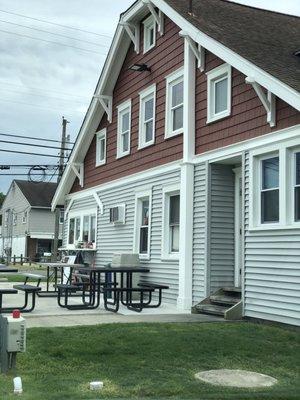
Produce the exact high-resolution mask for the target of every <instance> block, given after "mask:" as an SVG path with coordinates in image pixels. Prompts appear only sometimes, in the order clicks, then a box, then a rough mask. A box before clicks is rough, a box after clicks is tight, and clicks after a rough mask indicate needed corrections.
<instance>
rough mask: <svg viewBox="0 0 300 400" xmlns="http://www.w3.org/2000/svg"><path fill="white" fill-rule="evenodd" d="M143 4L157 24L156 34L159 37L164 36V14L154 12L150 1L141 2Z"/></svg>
mask: <svg viewBox="0 0 300 400" xmlns="http://www.w3.org/2000/svg"><path fill="white" fill-rule="evenodd" d="M143 3H144V4H145V5H146V6H147V7H148V9H149V11H150V12H151V14H152V15H153V18H154V20H155V22H156V23H157V27H158V32H159V33H160V36H162V35H163V34H164V14H163V12H162V11H161V10H158V12H157V11H156V10H155V8H154V6H153V3H152V2H151V1H150V0H143Z"/></svg>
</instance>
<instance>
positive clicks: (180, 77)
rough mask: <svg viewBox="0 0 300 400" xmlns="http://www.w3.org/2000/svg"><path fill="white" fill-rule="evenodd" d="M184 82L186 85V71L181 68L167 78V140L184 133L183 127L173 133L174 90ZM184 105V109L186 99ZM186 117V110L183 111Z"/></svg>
mask: <svg viewBox="0 0 300 400" xmlns="http://www.w3.org/2000/svg"><path fill="white" fill-rule="evenodd" d="M181 81H182V82H183V85H184V71H183V68H179V69H178V70H177V71H175V72H172V74H170V75H168V76H167V77H166V117H165V139H168V138H171V137H174V136H177V135H181V134H182V133H183V126H182V128H180V129H177V130H175V131H173V127H172V88H173V86H175V85H177V84H178V83H179V82H181ZM182 105H183V108H184V98H183V99H182ZM183 115H184V110H183Z"/></svg>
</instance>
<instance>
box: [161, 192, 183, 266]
mask: <svg viewBox="0 0 300 400" xmlns="http://www.w3.org/2000/svg"><path fill="white" fill-rule="evenodd" d="M179 232H180V192H179V185H172V186H167V187H165V188H164V189H163V231H162V259H178V257H179Z"/></svg>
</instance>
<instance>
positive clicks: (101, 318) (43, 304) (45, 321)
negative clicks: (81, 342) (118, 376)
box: [1, 282, 224, 328]
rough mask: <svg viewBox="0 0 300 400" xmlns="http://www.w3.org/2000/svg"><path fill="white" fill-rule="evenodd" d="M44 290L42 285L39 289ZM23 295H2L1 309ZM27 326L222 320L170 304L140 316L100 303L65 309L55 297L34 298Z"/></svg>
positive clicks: (6, 285)
mask: <svg viewBox="0 0 300 400" xmlns="http://www.w3.org/2000/svg"><path fill="white" fill-rule="evenodd" d="M13 285H14V284H13V283H11V282H9V283H8V282H1V287H2V288H12V287H13ZM42 287H43V286H42ZM23 302H24V293H23V292H19V293H18V294H16V295H8V296H4V301H3V306H4V307H5V306H9V307H12V306H16V305H22V304H23ZM72 303H74V304H76V303H77V304H80V303H81V298H78V297H77V298H76V297H74V298H73V299H72ZM24 317H25V318H26V321H27V327H28V328H32V327H58V326H78V325H96V324H110V323H138V322H144V323H145V322H149V323H150V322H220V321H224V320H223V318H220V317H215V316H209V315H203V314H202V315H200V314H189V313H186V312H180V311H178V310H177V308H176V307H175V306H174V305H172V304H167V303H163V304H162V305H161V307H159V308H156V309H144V310H143V312H142V313H135V312H133V311H130V310H128V309H127V308H126V307H124V306H121V307H120V310H119V312H118V313H117V314H114V313H110V312H108V311H106V310H105V309H104V307H103V302H102V303H101V305H100V307H99V308H98V309H96V310H77V311H73V310H72V311H70V310H65V309H63V308H61V307H59V306H58V304H57V299H56V298H55V297H50V298H48V297H47V298H43V297H42V298H40V297H37V301H36V307H35V310H34V311H33V312H31V313H29V314H24Z"/></svg>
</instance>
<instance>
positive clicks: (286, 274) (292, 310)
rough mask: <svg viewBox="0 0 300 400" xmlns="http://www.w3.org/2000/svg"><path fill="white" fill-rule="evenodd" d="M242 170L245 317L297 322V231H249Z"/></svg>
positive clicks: (299, 267)
mask: <svg viewBox="0 0 300 400" xmlns="http://www.w3.org/2000/svg"><path fill="white" fill-rule="evenodd" d="M245 173H246V175H245V316H247V317H253V318H262V319H266V320H271V321H276V322H282V323H287V324H292V325H300V230H299V229H295V230H294V229H293V230H284V229H283V230H275V231H271V230H269V231H267V230H266V231H251V232H249V230H248V224H249V190H250V188H249V157H248V155H246V163H245Z"/></svg>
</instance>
